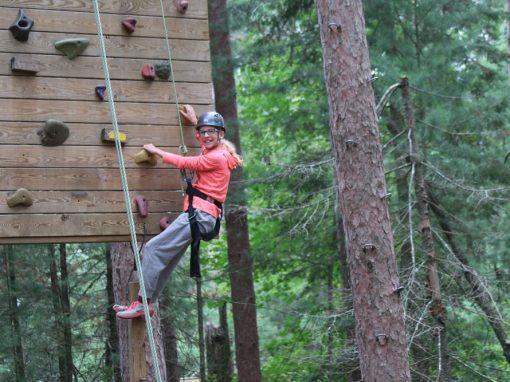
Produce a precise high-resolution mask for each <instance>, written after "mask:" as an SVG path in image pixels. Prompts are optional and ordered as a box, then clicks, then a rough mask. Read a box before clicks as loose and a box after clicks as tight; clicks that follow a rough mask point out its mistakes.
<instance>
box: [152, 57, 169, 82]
mask: <svg viewBox="0 0 510 382" xmlns="http://www.w3.org/2000/svg"><path fill="white" fill-rule="evenodd" d="M154 69H155V70H156V75H157V76H158V77H159V78H161V79H162V80H168V79H169V78H170V63H169V62H168V61H163V62H160V63H159V64H156V65H154Z"/></svg>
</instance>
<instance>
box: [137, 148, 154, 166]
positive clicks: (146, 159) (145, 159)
mask: <svg viewBox="0 0 510 382" xmlns="http://www.w3.org/2000/svg"><path fill="white" fill-rule="evenodd" d="M135 163H137V164H141V163H147V164H149V165H151V166H155V165H156V164H157V163H158V158H156V156H155V155H153V154H151V153H149V152H148V151H146V150H145V149H143V150H142V151H139V152H138V153H136V154H135Z"/></svg>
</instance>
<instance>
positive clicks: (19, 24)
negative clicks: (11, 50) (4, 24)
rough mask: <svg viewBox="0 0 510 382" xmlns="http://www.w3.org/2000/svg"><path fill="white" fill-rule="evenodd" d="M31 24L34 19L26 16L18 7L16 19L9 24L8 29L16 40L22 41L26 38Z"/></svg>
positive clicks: (32, 24)
mask: <svg viewBox="0 0 510 382" xmlns="http://www.w3.org/2000/svg"><path fill="white" fill-rule="evenodd" d="M33 26H34V21H33V20H32V19H30V18H28V16H27V15H26V14H25V11H24V10H23V9H20V10H19V11H18V16H17V17H16V20H14V22H13V23H12V24H11V26H10V27H9V30H10V31H11V33H12V35H13V36H14V38H15V39H16V40H18V41H22V42H24V41H27V40H28V35H29V34H30V29H32V27H33Z"/></svg>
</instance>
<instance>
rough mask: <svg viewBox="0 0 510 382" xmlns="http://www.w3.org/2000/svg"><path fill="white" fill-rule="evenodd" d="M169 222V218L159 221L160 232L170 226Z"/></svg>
mask: <svg viewBox="0 0 510 382" xmlns="http://www.w3.org/2000/svg"><path fill="white" fill-rule="evenodd" d="M170 223H171V221H170V218H169V217H164V218H161V219H160V220H159V228H161V231H164V230H165V229H166V227H168V226H169V225H170Z"/></svg>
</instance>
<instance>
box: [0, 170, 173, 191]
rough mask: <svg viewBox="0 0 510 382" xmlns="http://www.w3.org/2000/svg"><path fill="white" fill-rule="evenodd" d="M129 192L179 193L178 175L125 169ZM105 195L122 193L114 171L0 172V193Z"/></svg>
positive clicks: (169, 171) (118, 179) (168, 172)
mask: <svg viewBox="0 0 510 382" xmlns="http://www.w3.org/2000/svg"><path fill="white" fill-rule="evenodd" d="M127 179H128V184H129V189H130V190H138V191H146V190H149V191H157V190H162V191H166V190H168V191H176V190H179V189H180V184H181V183H180V173H179V171H178V170H176V169H157V168H156V169H150V168H149V169H147V168H139V169H129V170H127ZM18 188H26V189H28V190H30V191H34V190H41V191H42V190H48V191H63V190H71V191H80V190H83V191H89V190H98V191H109V190H113V191H115V190H122V183H121V180H120V173H119V170H118V169H107V168H80V169H75V168H43V169H41V168H24V169H19V168H0V190H1V191H14V190H17V189H18Z"/></svg>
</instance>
